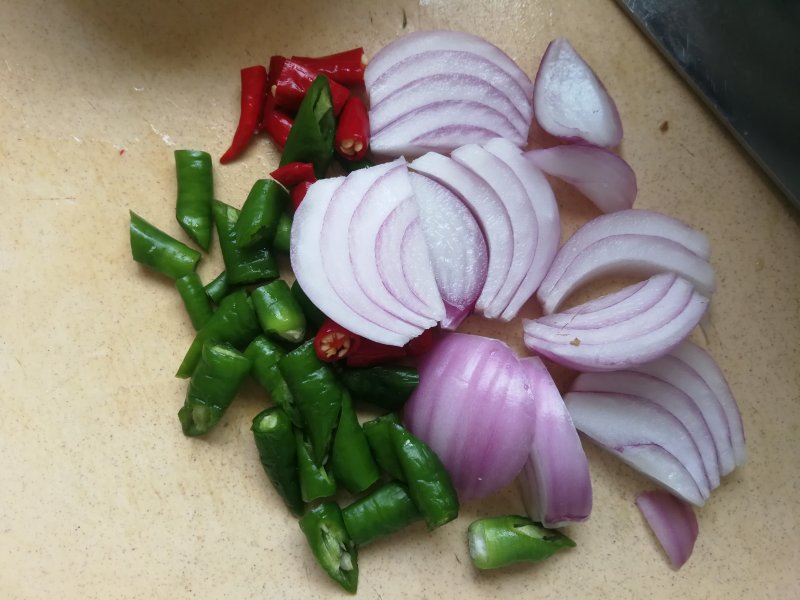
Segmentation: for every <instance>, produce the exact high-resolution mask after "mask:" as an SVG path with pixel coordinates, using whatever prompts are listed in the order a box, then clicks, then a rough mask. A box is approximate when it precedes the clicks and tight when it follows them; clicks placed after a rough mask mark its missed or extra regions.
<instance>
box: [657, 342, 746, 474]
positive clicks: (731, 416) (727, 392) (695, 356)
mask: <svg viewBox="0 0 800 600" xmlns="http://www.w3.org/2000/svg"><path fill="white" fill-rule="evenodd" d="M670 355H671V356H674V357H675V358H677V359H679V360H681V361H683V362H684V363H686V364H687V365H688V366H689V367H691V368H692V369H694V371H695V372H696V373H697V374H698V375H699V376H700V377H701V378H702V379H703V381H705V383H706V385H707V386H708V387H709V388H711V390H712V391H713V392H714V395H716V397H717V400H718V401H719V403H720V405H722V409H723V410H724V411H725V417H726V418H727V420H728V427H729V429H730V432H731V445H732V446H733V454H734V458H735V460H736V465H737V466H738V465H742V464H744V462H745V460H746V458H747V452H746V449H745V443H744V426H743V425H742V416H741V414H740V413H739V407H738V406H737V404H736V400H735V399H734V397H733V394H732V393H731V388H730V387H729V386H728V382H727V381H725V375H723V374H722V371H721V370H720V368H719V366H717V363H716V362H715V361H714V359H713V358H712V357H711V355H710V354H709V353H708V352H706V351H705V350H703V349H702V348H701V347H700V346H697V345H695V344H693V343H691V342H689V341H686V342H683V343H682V344H680V345H679V346H678V347H677V348H674V349H673V350H672V352H670Z"/></svg>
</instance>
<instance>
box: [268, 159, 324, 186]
mask: <svg viewBox="0 0 800 600" xmlns="http://www.w3.org/2000/svg"><path fill="white" fill-rule="evenodd" d="M270 176H271V177H272V178H273V179H274V180H275V181H277V182H278V183H280V184H281V185H282V186H283V187H285V188H286V189H289V190H290V189H292V188H293V187H294V186H296V185H297V184H298V183H303V182H304V181H308V182H310V183H314V182H315V181H316V180H317V178H316V176H315V175H314V165H313V164H311V163H303V162H293V163H289V164H287V165H283V166H282V167H278V168H277V169H275V170H274V171H273V172H272V173H270Z"/></svg>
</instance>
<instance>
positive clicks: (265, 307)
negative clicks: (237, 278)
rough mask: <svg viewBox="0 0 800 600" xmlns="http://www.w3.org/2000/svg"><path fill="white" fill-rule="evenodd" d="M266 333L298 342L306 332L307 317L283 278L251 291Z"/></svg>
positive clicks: (262, 327) (294, 342)
mask: <svg viewBox="0 0 800 600" xmlns="http://www.w3.org/2000/svg"><path fill="white" fill-rule="evenodd" d="M250 297H251V298H252V299H253V306H254V307H255V309H256V315H257V316H258V322H259V323H261V329H263V330H264V333H266V334H267V335H271V336H273V337H278V338H279V339H283V340H286V341H287V342H291V343H293V344H296V343H298V342H300V341H302V340H303V337H304V336H305V333H306V317H305V315H304V314H303V309H302V308H301V307H300V304H298V302H297V300H296V299H295V297H294V296H293V295H292V292H291V290H289V286H288V285H287V283H286V282H285V281H284V280H283V279H276V280H275V281H273V282H272V283H268V284H266V285H262V286H261V287H258V288H256V289H255V290H253V292H252V293H251V295H250Z"/></svg>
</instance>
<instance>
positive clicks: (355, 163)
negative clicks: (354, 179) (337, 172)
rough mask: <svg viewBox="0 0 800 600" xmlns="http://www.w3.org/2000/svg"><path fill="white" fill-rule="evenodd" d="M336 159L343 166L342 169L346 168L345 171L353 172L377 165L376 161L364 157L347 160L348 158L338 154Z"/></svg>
mask: <svg viewBox="0 0 800 600" xmlns="http://www.w3.org/2000/svg"><path fill="white" fill-rule="evenodd" d="M336 159H337V162H338V163H339V164H340V165H341V166H342V169H344V171H345V173H352V172H353V171H358V170H359V169H368V168H369V167H374V166H375V163H374V162H372V161H371V160H370V159H368V158H362V159H360V160H347V159H346V158H342V157H341V156H339V155H338V154H337V155H336Z"/></svg>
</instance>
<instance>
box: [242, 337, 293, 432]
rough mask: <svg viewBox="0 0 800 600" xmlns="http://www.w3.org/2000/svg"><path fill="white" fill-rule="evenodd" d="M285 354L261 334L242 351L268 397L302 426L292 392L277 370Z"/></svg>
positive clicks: (252, 372)
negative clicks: (250, 362)
mask: <svg viewBox="0 0 800 600" xmlns="http://www.w3.org/2000/svg"><path fill="white" fill-rule="evenodd" d="M284 354H286V352H284V350H283V348H281V347H280V346H278V344H276V343H275V342H273V341H271V340H268V339H267V338H265V337H264V336H263V335H260V336H258V337H257V338H256V339H254V340H253V341H252V342H250V345H249V346H247V348H246V349H245V351H244V355H245V356H246V357H247V358H249V359H250V360H252V361H253V367H252V369H251V371H250V372H251V374H252V375H253V377H254V378H255V380H256V381H258V383H260V384H261V385H262V386H263V387H264V389H266V390H267V393H268V394H269V396H270V398H272V400H273V402H275V403H276V404H277V405H278V406H280V407H281V408H282V409H283V410H284V411H285V412H286V414H287V415H288V416H289V419H291V421H292V423H294V424H295V426H297V427H302V426H303V418H302V417H301V416H300V411H299V410H298V409H297V406H296V405H295V402H294V398H292V392H290V391H289V386H288V385H286V380H285V379H284V378H283V375H281V372H280V371H279V370H278V361H279V360H280V359H281V357H282V356H283V355H284Z"/></svg>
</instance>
